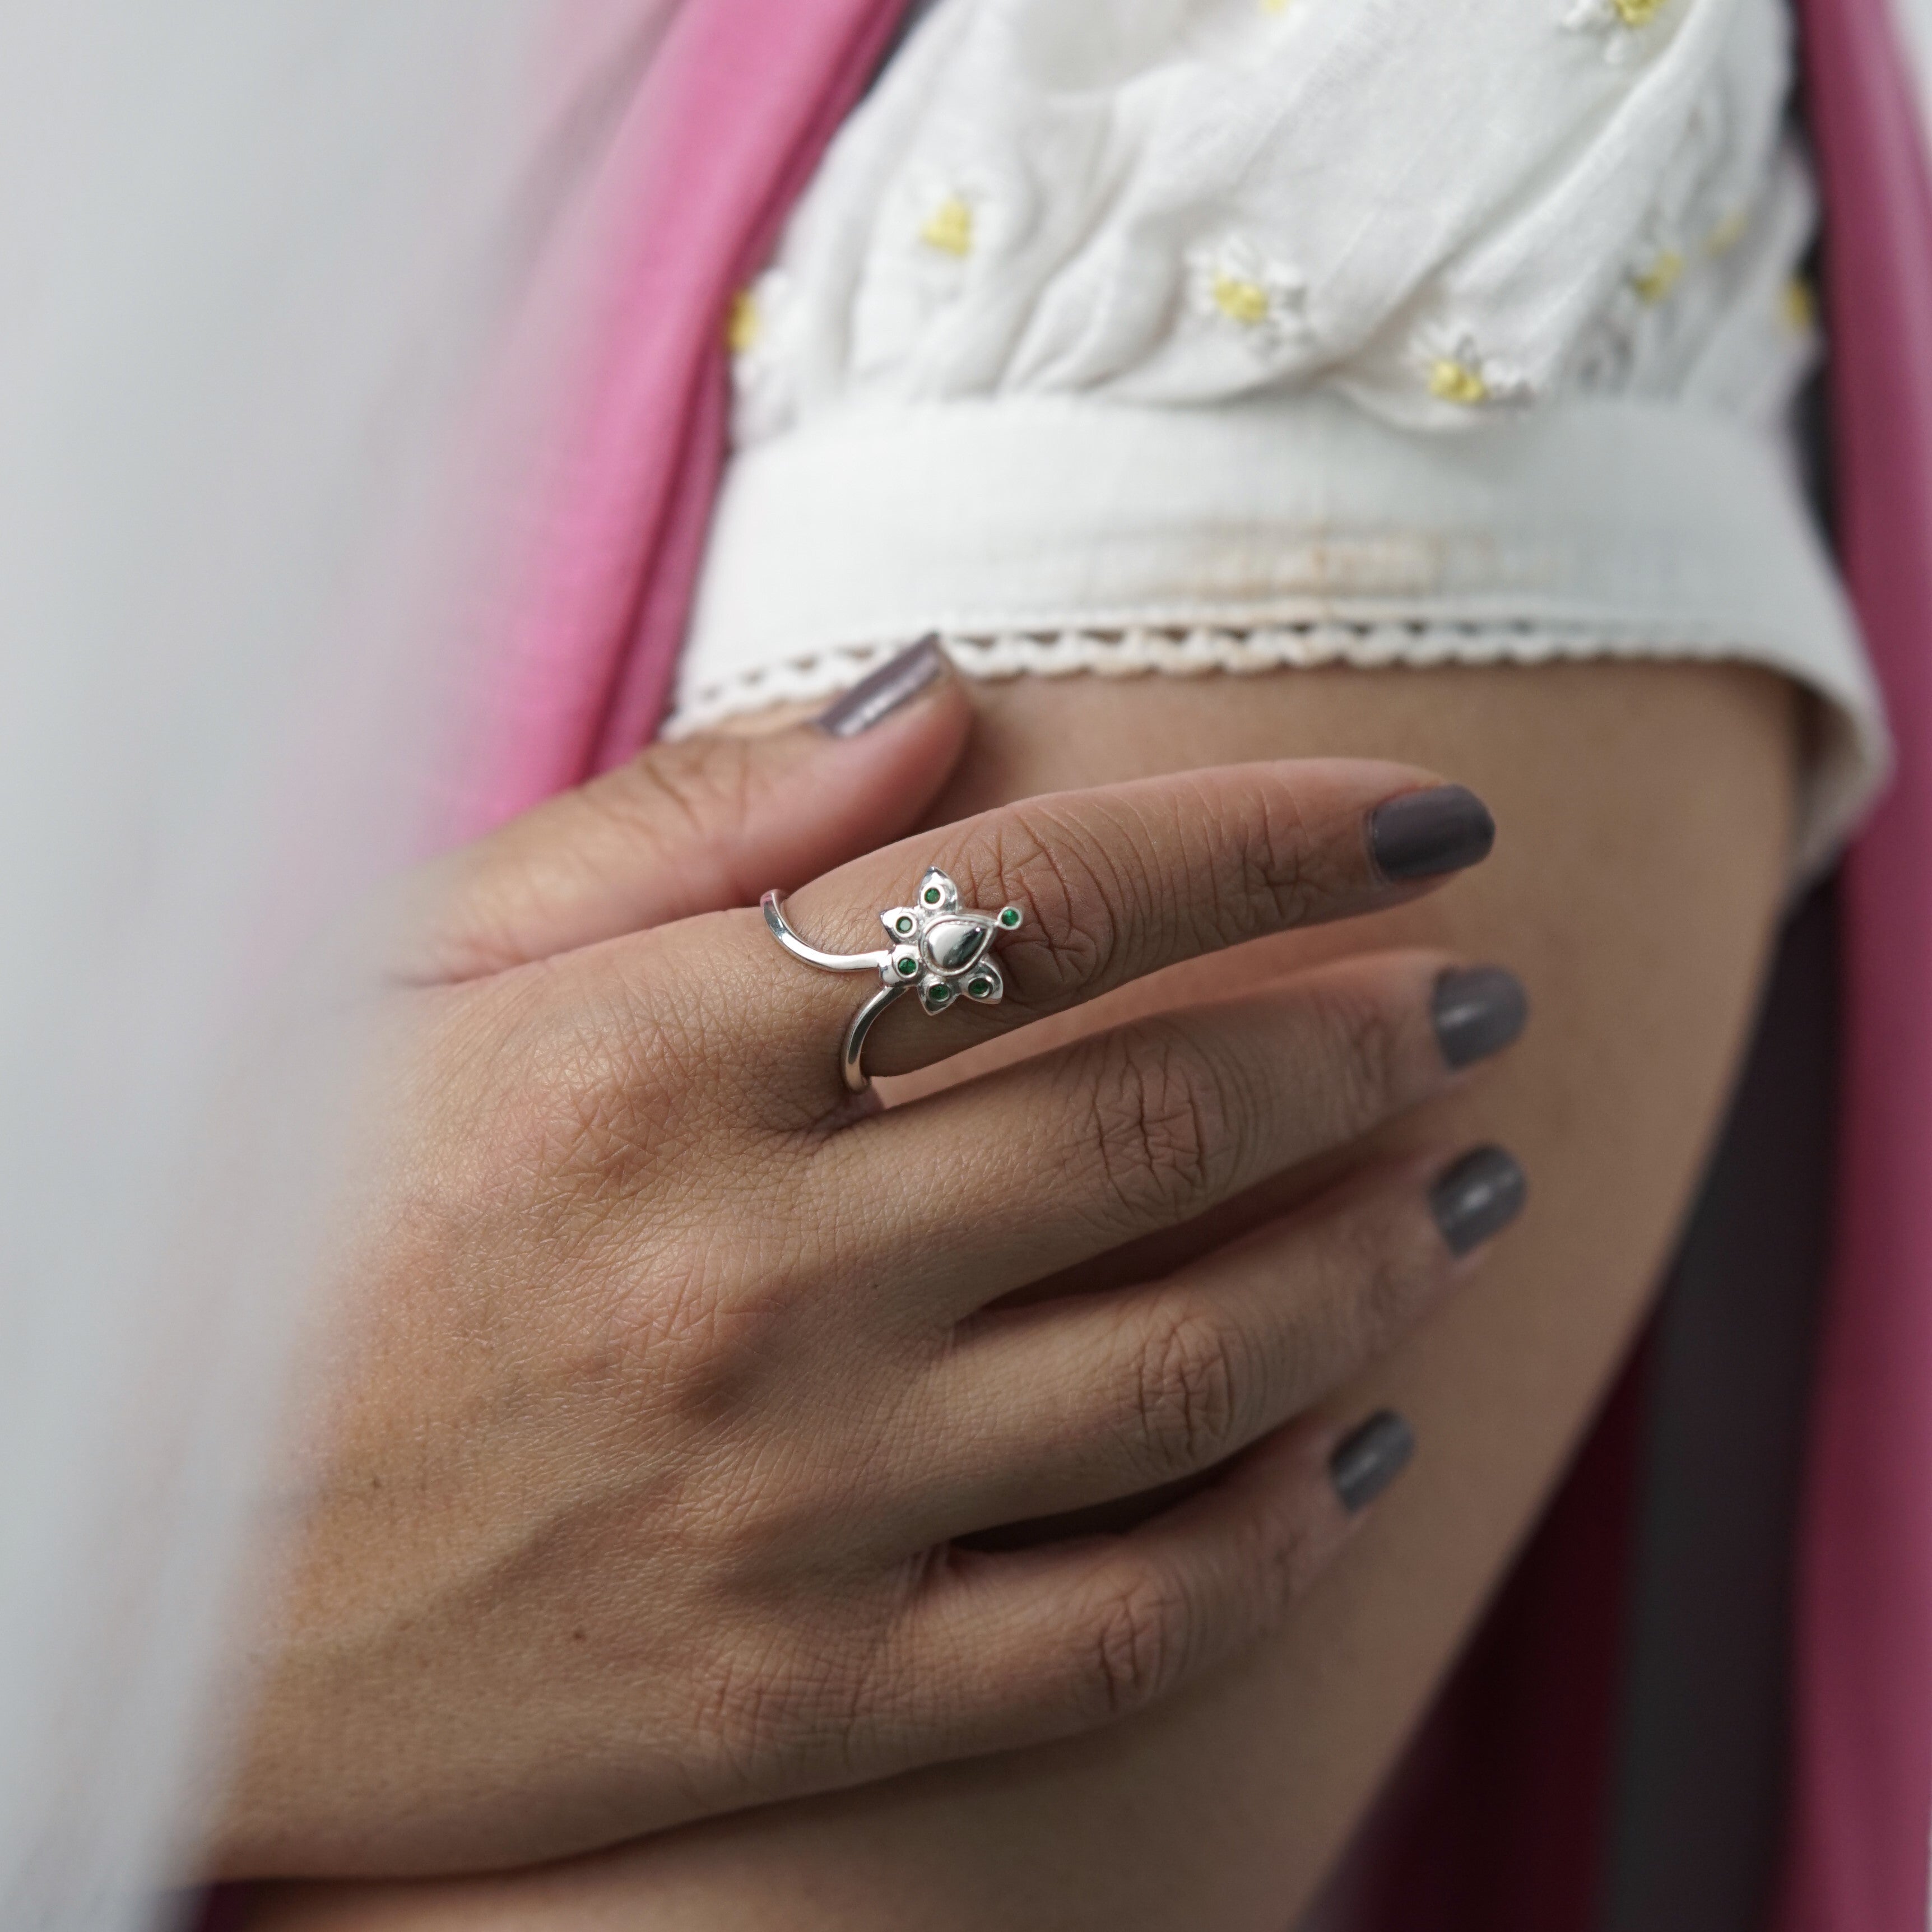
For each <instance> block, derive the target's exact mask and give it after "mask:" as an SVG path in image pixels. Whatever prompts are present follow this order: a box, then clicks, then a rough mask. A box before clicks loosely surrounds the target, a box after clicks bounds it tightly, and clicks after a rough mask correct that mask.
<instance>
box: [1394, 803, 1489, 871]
mask: <svg viewBox="0 0 1932 1932" xmlns="http://www.w3.org/2000/svg"><path fill="white" fill-rule="evenodd" d="M1495 843H1496V820H1494V819H1493V818H1492V817H1490V808H1489V807H1488V806H1487V805H1485V804H1484V802H1483V801H1482V800H1481V799H1479V798H1478V796H1476V794H1475V793H1474V792H1472V790H1469V787H1468V786H1466V785H1432V786H1430V788H1429V789H1428V790H1427V791H1411V792H1405V793H1403V795H1402V796H1401V797H1400V798H1392V799H1388V801H1387V802H1385V803H1384V804H1382V805H1377V806H1376V808H1375V810H1374V811H1372V812H1370V814H1369V852H1370V856H1371V857H1373V859H1374V860H1375V862H1376V870H1377V871H1379V872H1380V873H1381V874H1382V877H1384V878H1385V879H1430V878H1433V877H1436V875H1437V874H1439V873H1442V872H1460V871H1462V870H1463V868H1464V867H1465V866H1466V865H1475V863H1476V862H1478V860H1479V859H1487V857H1488V856H1490V847H1491V846H1492V845H1493V844H1495Z"/></svg>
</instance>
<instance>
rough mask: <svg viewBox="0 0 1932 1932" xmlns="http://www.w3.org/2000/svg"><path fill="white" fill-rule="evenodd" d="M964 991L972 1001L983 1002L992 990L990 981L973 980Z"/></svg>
mask: <svg viewBox="0 0 1932 1932" xmlns="http://www.w3.org/2000/svg"><path fill="white" fill-rule="evenodd" d="M966 990H967V992H969V993H971V995H973V997H974V999H976V1000H983V999H984V998H986V995H988V994H989V993H990V992H992V990H993V983H992V980H974V981H973V982H972V983H971V985H969V986H968V987H967V989H966Z"/></svg>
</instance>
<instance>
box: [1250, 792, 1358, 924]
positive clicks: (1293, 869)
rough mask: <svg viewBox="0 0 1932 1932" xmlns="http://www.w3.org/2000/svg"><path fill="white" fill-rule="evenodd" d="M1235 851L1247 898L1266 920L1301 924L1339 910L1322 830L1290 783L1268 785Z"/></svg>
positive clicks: (1276, 922) (1338, 896) (1337, 893)
mask: <svg viewBox="0 0 1932 1932" xmlns="http://www.w3.org/2000/svg"><path fill="white" fill-rule="evenodd" d="M1237 850H1238V852H1239V853H1240V856H1241V867H1242V876H1243V883H1244V886H1245V887H1246V888H1247V892H1248V895H1249V899H1250V903H1251V904H1253V905H1255V906H1256V907H1259V908H1260V909H1262V910H1263V911H1264V912H1265V915H1266V916H1267V917H1268V919H1269V920H1270V921H1271V923H1274V924H1277V925H1282V926H1307V925H1310V924H1312V923H1313V922H1315V921H1316V920H1317V919H1323V918H1325V917H1327V916H1328V915H1329V914H1330V913H1333V912H1334V911H1335V910H1337V909H1338V907H1339V905H1340V897H1341V895H1340V893H1339V892H1338V891H1337V887H1336V882H1335V880H1334V879H1333V878H1332V877H1331V874H1330V871H1329V869H1328V866H1327V865H1325V863H1324V862H1323V860H1324V857H1325V854H1324V850H1323V837H1322V831H1321V829H1320V828H1319V827H1318V826H1316V825H1314V824H1313V823H1311V822H1310V818H1309V816H1308V814H1307V811H1306V810H1305V809H1304V805H1303V801H1302V799H1301V797H1300V796H1299V795H1298V793H1297V792H1296V791H1295V789H1294V787H1292V786H1291V787H1279V786H1278V787H1273V788H1271V790H1270V791H1269V792H1268V795H1267V796H1266V797H1265V799H1263V801H1262V807H1261V809H1260V811H1259V812H1258V813H1256V814H1255V815H1254V816H1253V818H1252V819H1251V820H1250V821H1249V828H1248V835H1247V837H1246V838H1243V839H1241V841H1239V843H1238V847H1237Z"/></svg>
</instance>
